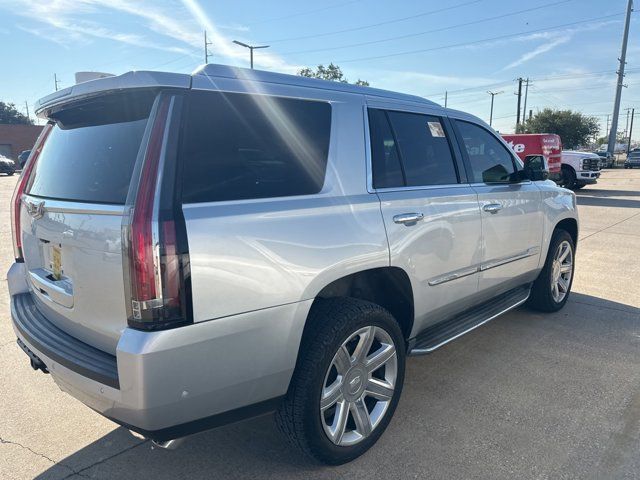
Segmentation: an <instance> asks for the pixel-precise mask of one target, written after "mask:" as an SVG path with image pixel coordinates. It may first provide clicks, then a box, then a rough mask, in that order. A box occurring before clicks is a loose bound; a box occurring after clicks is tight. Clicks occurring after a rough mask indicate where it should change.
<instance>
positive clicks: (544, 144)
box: [502, 133, 562, 182]
mask: <svg viewBox="0 0 640 480" xmlns="http://www.w3.org/2000/svg"><path fill="white" fill-rule="evenodd" d="M502 138H504V139H505V140H506V142H507V143H508V144H509V146H510V147H511V148H512V149H513V151H514V152H516V154H517V155H518V157H520V160H522V161H523V162H524V159H525V158H527V157H528V156H529V155H544V157H545V158H546V159H547V164H548V165H549V178H550V179H552V180H554V181H556V182H558V181H560V177H561V175H560V171H561V170H560V169H561V167H560V164H561V162H562V141H561V140H560V136H559V135H556V134H555V133H527V134H525V133H522V134H513V135H504V134H503V135H502Z"/></svg>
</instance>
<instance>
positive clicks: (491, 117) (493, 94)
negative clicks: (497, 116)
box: [487, 91, 504, 126]
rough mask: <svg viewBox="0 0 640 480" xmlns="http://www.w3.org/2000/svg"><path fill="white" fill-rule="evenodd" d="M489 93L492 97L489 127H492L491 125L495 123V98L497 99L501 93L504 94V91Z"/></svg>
mask: <svg viewBox="0 0 640 480" xmlns="http://www.w3.org/2000/svg"><path fill="white" fill-rule="evenodd" d="M487 93H488V94H489V95H491V113H489V126H491V124H492V123H493V97H495V96H496V95H500V94H501V93H504V92H503V91H499V92H492V91H488V92H487Z"/></svg>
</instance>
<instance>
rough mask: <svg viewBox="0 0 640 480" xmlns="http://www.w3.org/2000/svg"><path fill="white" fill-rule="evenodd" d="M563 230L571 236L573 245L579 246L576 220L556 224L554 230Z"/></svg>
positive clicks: (561, 221) (565, 220)
mask: <svg viewBox="0 0 640 480" xmlns="http://www.w3.org/2000/svg"><path fill="white" fill-rule="evenodd" d="M558 229H562V230H564V231H566V232H567V233H568V234H569V235H571V239H572V240H573V245H574V246H577V245H578V221H577V220H576V219H575V218H565V219H563V220H560V221H559V222H558V223H556V226H555V227H554V230H558Z"/></svg>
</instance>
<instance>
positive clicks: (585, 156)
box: [560, 150, 600, 190]
mask: <svg viewBox="0 0 640 480" xmlns="http://www.w3.org/2000/svg"><path fill="white" fill-rule="evenodd" d="M561 168H562V175H561V177H560V185H562V186H563V187H565V188H569V189H571V190H578V189H580V188H582V187H584V186H585V185H589V184H594V183H597V181H598V178H600V157H598V155H596V154H595V153H590V152H576V151H572V150H563V151H562V166H561Z"/></svg>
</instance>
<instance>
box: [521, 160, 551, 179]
mask: <svg viewBox="0 0 640 480" xmlns="http://www.w3.org/2000/svg"><path fill="white" fill-rule="evenodd" d="M522 176H523V179H524V180H531V181H533V182H536V181H539V180H546V179H548V178H549V166H548V165H547V159H546V158H545V157H544V155H529V156H527V157H526V158H525V159H524V168H523V170H522Z"/></svg>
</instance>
